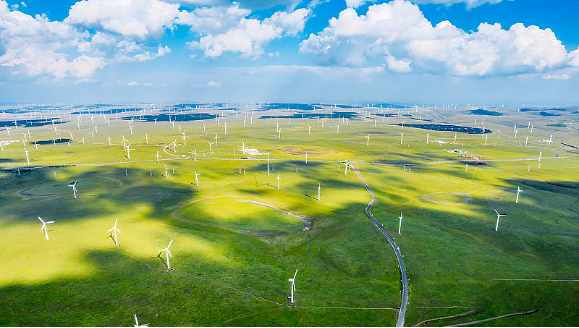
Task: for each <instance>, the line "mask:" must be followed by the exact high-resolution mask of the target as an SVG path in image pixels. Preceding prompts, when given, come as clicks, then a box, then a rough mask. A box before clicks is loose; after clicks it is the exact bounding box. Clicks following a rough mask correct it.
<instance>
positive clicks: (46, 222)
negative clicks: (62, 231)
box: [46, 221, 54, 224]
mask: <svg viewBox="0 0 579 328" xmlns="http://www.w3.org/2000/svg"><path fill="white" fill-rule="evenodd" d="M49 223H54V221H48V222H46V224H49Z"/></svg>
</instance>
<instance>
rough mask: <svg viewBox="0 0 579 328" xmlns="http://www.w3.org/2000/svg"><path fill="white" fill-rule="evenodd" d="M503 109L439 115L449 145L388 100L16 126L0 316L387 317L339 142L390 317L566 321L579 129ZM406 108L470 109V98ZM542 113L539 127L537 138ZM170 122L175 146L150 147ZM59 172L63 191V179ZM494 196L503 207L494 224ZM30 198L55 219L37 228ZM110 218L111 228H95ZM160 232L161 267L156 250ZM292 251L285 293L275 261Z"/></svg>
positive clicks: (284, 271) (182, 322) (117, 322)
mask: <svg viewBox="0 0 579 328" xmlns="http://www.w3.org/2000/svg"><path fill="white" fill-rule="evenodd" d="M507 112H508V115H505V116H500V117H485V123H484V124H485V127H486V128H487V129H491V130H492V131H493V133H491V134H489V135H488V140H485V138H484V136H482V137H481V135H469V134H464V133H456V135H457V141H456V145H454V144H452V143H453V141H454V136H455V133H454V132H439V131H429V130H422V129H418V128H410V127H401V126H396V125H393V124H396V123H400V122H401V121H402V118H382V117H375V116H372V117H371V118H359V119H356V120H354V119H352V120H350V121H349V122H346V121H345V120H344V119H322V120H317V119H292V120H291V122H290V121H289V120H288V119H278V120H276V119H259V118H258V116H257V115H256V116H254V118H253V124H250V123H249V120H248V121H247V122H246V124H245V126H244V123H243V116H242V115H240V116H236V115H235V114H230V115H229V116H226V117H225V119H221V122H220V124H219V125H218V124H217V121H216V120H206V121H191V122H179V121H177V122H176V123H175V128H172V125H171V124H169V123H167V122H157V124H154V123H153V122H140V121H137V120H135V122H134V123H133V126H134V128H133V133H132V134H131V131H130V130H129V128H128V121H126V120H120V119H115V116H114V115H111V116H110V126H107V123H105V121H104V120H103V119H102V116H100V115H95V123H97V124H98V133H96V134H91V131H94V128H93V127H92V125H91V124H90V120H89V119H88V118H87V116H85V117H84V118H83V119H82V121H81V126H80V129H79V128H78V127H77V124H76V118H75V116H73V120H71V121H70V122H68V123H64V124H62V125H57V129H58V131H60V132H61V136H62V137H63V138H64V137H67V138H71V139H73V141H72V142H71V143H70V146H69V145H67V144H66V143H62V144H47V145H39V146H38V150H36V149H35V147H34V145H33V144H27V145H26V149H28V150H29V151H30V152H29V157H30V166H29V165H27V163H26V156H25V153H24V147H23V145H22V143H16V144H11V145H9V146H6V147H5V149H4V151H3V152H1V153H0V166H1V167H3V171H1V173H0V231H2V238H1V239H0V259H1V261H2V264H3V265H1V266H0V325H2V326H126V325H132V324H133V323H134V320H133V317H132V315H133V314H134V313H136V314H137V315H138V317H139V322H140V323H150V324H151V326H392V325H394V324H395V323H396V319H397V317H398V311H397V308H399V307H400V290H401V282H400V271H399V269H398V267H397V262H396V258H395V256H394V253H393V252H392V249H391V247H390V245H389V244H388V241H387V240H386V239H385V237H383V236H382V234H381V233H380V232H379V231H378V230H377V229H376V227H375V226H373V224H372V222H371V221H370V220H369V219H368V218H367V217H366V216H365V214H364V207H365V205H366V204H367V203H368V202H369V201H370V200H371V197H370V195H369V194H368V193H367V192H366V190H365V189H364V187H363V185H362V183H361V181H360V179H359V178H358V176H357V175H356V174H355V172H354V171H353V170H352V171H350V172H349V173H347V174H344V169H345V166H344V163H343V161H344V160H349V161H351V162H353V163H354V164H353V165H354V166H356V168H358V170H359V171H360V173H361V175H362V177H363V178H364V179H365V181H366V182H367V183H368V185H369V186H370V188H371V189H372V191H373V192H374V193H375V194H376V197H377V200H376V203H375V205H374V207H373V209H372V213H373V215H374V217H375V218H376V220H378V222H380V223H381V224H383V226H384V228H385V229H386V231H388V232H389V233H390V234H391V235H392V236H393V237H394V239H395V241H396V243H397V244H398V246H399V247H400V250H401V252H402V254H404V263H405V266H406V270H407V274H408V277H409V279H410V281H409V285H410V294H409V295H410V296H409V304H408V312H407V314H406V323H405V324H406V325H408V326H410V325H418V324H419V325H422V326H429V325H432V326H441V325H451V324H458V323H464V322H471V321H476V320H484V319H488V318H493V317H498V316H502V315H506V314H512V313H518V312H525V311H531V310H538V311H537V312H534V313H532V314H526V315H517V316H511V317H507V318H502V319H497V320H492V321H485V322H483V323H480V324H479V325H484V326H577V325H579V315H578V313H579V305H577V303H576V302H575V298H576V295H578V292H579V274H577V272H579V252H578V249H579V241H578V239H577V237H578V236H579V205H578V204H577V199H578V198H579V175H577V169H578V168H579V157H577V155H579V151H577V150H573V149H570V148H566V147H564V146H562V145H561V144H560V141H564V142H566V143H569V144H574V145H579V135H578V134H577V129H576V128H573V129H568V128H567V127H566V125H565V124H563V123H565V122H567V121H570V120H574V121H575V122H576V121H577V117H576V115H575V116H570V117H554V118H538V117H533V116H532V115H530V114H524V113H516V111H515V110H510V111H507ZM409 113H410V114H413V115H414V116H416V117H418V116H419V115H420V116H421V117H423V118H431V119H434V120H435V121H445V122H449V123H452V124H462V125H468V126H473V124H474V117H475V116H471V115H465V114H464V113H463V114H460V113H458V114H457V113H451V112H449V111H446V112H434V111H424V112H421V113H419V114H416V113H412V112H410V111H409ZM477 117H478V119H479V122H480V118H481V116H477ZM224 120H226V121H227V124H228V125H227V134H225V133H224V132H225V131H224V127H223V121H224ZM528 121H532V124H534V130H533V132H532V133H531V131H530V129H527V122H528ZM322 122H323V123H322ZM406 122H408V119H407V120H406ZM415 122H416V121H415ZM276 123H277V124H279V126H280V127H281V130H282V133H281V138H279V135H278V133H277V132H276ZM413 123H414V122H413ZM515 123H517V124H518V125H519V132H518V136H517V138H515V137H514V134H513V125H514V124H515ZM322 124H323V127H322ZM338 125H339V132H337V131H338ZM308 126H309V128H310V129H311V134H309V133H308V129H309V128H308ZM477 127H482V126H480V123H479V124H478V125H477ZM27 130H30V133H31V138H30V139H29V142H35V141H41V140H52V139H54V138H55V137H57V136H56V135H55V132H54V129H53V128H52V126H50V125H48V126H44V127H34V128H19V129H12V130H11V136H8V135H7V132H6V131H0V140H9V139H21V138H22V133H23V132H26V131H27ZM180 131H184V132H185V136H186V137H185V140H183V139H182V135H181V133H180ZM499 131H500V132H499ZM553 132H555V134H554V135H553V139H554V140H555V142H553V143H552V144H551V145H547V144H546V143H544V142H540V141H538V139H548V138H549V136H550V134H551V133H553ZM402 133H403V134H404V136H403V142H402V143H401V142H400V140H401V134H402ZM427 133H428V135H429V140H430V141H431V143H428V144H427V143H426V134H427ZM368 134H369V135H370V140H369V142H368V139H367V135H368ZM145 135H147V136H148V137H149V141H148V145H147V144H146V141H145ZM216 135H217V136H218V137H219V139H218V144H217V145H215V144H213V145H212V146H211V150H212V153H210V151H209V147H210V145H209V143H208V142H215V139H214V138H215V136H216ZM526 136H529V140H528V144H527V146H524V143H525V137H526ZM93 137H94V138H93ZM109 137H110V138H111V139H112V146H109V142H108V138H109ZM123 137H124V138H126V139H127V140H129V141H128V142H129V143H131V145H130V149H131V151H130V159H129V158H128V157H127V152H126V151H125V150H124V149H123V146H122V143H121V140H122V138H123ZM82 138H84V141H85V143H84V144H83V143H82V142H81V141H80V140H81V139H82ZM174 140H176V142H177V144H178V145H177V147H176V149H175V150H173V149H172V147H166V146H168V145H169V144H170V143H171V142H173V141H174ZM434 140H439V141H445V142H449V143H435V142H432V141H434ZM485 141H486V146H485ZM242 142H243V143H244V144H245V146H246V147H251V148H257V149H259V150H260V151H261V152H264V153H270V163H269V165H270V173H269V175H268V173H267V172H268V169H267V165H268V164H267V156H264V155H261V156H256V158H253V159H252V158H250V159H247V158H246V157H247V156H244V155H243V154H241V151H240V148H241V146H242ZM453 148H459V149H460V150H462V151H464V152H466V154H470V155H476V156H479V157H480V158H481V159H482V161H483V163H477V162H476V161H472V160H470V159H466V158H461V157H459V156H458V154H457V153H453V152H449V151H451V150H452V149H453ZM157 152H158V153H159V155H160V160H159V161H157V160H156V158H155V155H156V154H157ZM192 152H196V153H197V156H195V155H193V153H192ZM306 152H307V153H308V163H307V164H306V162H305V153H306ZM539 152H542V160H541V161H540V162H539V161H538V156H539ZM466 164H468V166H467V165H466ZM539 164H540V168H539ZM17 168H20V172H18V169H17ZM195 173H198V174H200V175H199V177H198V181H199V185H198V186H197V185H196V183H195ZM55 174H56V179H55ZM278 174H279V177H280V178H281V182H280V188H279V189H278V188H277V180H276V178H277V177H278ZM76 180H78V181H79V182H78V184H77V189H78V199H73V197H72V189H71V188H70V187H68V186H67V185H68V184H69V183H71V182H73V181H76ZM318 184H320V185H321V188H322V192H321V200H318ZM517 186H519V187H520V188H521V189H522V190H523V192H522V193H521V195H520V199H519V203H518V204H515V196H516V190H517ZM495 208H496V209H497V210H498V211H499V212H501V213H506V214H507V216H506V217H502V218H501V222H500V226H499V229H498V231H494V228H495V223H496V214H495V212H494V210H493V209H495ZM400 212H403V214H404V221H403V226H402V234H401V235H398V234H397V232H398V216H399V215H400ZM37 216H40V217H42V218H43V219H44V220H54V221H56V222H55V223H54V224H50V225H48V227H49V236H50V240H45V237H44V236H43V233H42V232H40V231H39V229H40V227H41V224H40V221H38V219H37ZM117 219H118V228H119V229H120V230H121V231H122V234H120V235H119V236H118V238H119V242H120V244H121V245H120V246H115V243H114V240H113V239H112V236H110V235H109V233H108V232H107V230H108V229H110V228H112V226H113V225H114V222H115V220H117ZM170 240H173V244H172V245H171V252H172V254H173V256H174V257H173V258H171V262H170V263H171V266H172V267H173V268H174V270H167V269H166V263H165V253H162V254H161V255H160V256H158V254H159V250H160V249H162V248H164V247H166V246H167V245H168V244H169V241H170ZM296 269H298V270H299V271H298V274H297V278H296V294H295V300H296V301H295V303H293V304H291V303H289V301H288V299H287V297H288V296H289V291H290V284H289V282H288V280H287V279H288V278H291V277H292V276H293V274H294V272H295V270H296ZM512 279H515V280H512ZM516 279H532V280H516ZM449 316H456V317H451V318H447V319H444V317H449ZM440 318H443V319H440Z"/></svg>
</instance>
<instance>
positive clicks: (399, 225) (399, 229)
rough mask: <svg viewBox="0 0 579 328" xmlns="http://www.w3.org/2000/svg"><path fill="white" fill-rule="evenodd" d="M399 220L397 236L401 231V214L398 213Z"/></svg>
mask: <svg viewBox="0 0 579 328" xmlns="http://www.w3.org/2000/svg"><path fill="white" fill-rule="evenodd" d="M398 218H399V219H400V222H399V223H398V234H399V235H400V234H401V232H402V231H401V230H402V212H400V216H399V217H398Z"/></svg>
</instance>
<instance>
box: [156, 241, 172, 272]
mask: <svg viewBox="0 0 579 328" xmlns="http://www.w3.org/2000/svg"><path fill="white" fill-rule="evenodd" d="M172 243H173V240H171V241H170V242H169V246H167V247H165V248H163V249H162V250H160V251H159V255H161V253H162V252H163V251H165V253H166V255H167V269H171V266H170V265H169V257H173V254H171V252H170V251H169V247H171V244H172ZM159 255H158V256H159Z"/></svg>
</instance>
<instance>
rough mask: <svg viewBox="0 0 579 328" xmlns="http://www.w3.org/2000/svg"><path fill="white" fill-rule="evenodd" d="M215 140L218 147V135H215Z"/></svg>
mask: <svg viewBox="0 0 579 328" xmlns="http://www.w3.org/2000/svg"><path fill="white" fill-rule="evenodd" d="M213 139H215V146H217V142H218V140H219V137H218V136H217V135H215V138H213Z"/></svg>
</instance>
